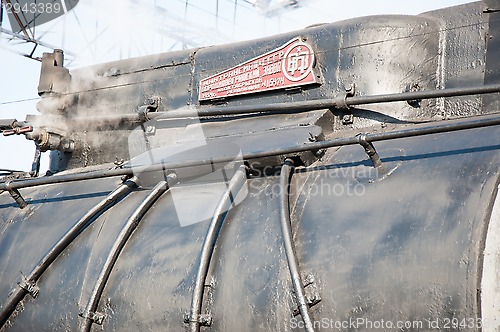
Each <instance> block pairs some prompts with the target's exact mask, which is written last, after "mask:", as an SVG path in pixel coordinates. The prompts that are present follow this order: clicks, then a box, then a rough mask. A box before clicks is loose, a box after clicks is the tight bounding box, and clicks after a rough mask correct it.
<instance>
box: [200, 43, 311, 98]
mask: <svg viewBox="0 0 500 332" xmlns="http://www.w3.org/2000/svg"><path fill="white" fill-rule="evenodd" d="M314 67H315V55H314V50H313V48H312V47H311V45H309V44H308V43H306V42H305V41H303V40H302V39H300V38H294V39H292V40H290V41H289V42H287V43H286V44H284V45H283V46H281V47H278V48H276V49H274V50H272V51H270V52H267V53H265V54H263V55H261V56H258V57H256V58H253V59H251V60H248V61H246V62H244V63H242V64H240V65H238V66H235V67H233V68H230V69H227V70H225V71H223V72H220V73H218V74H215V75H212V76H210V77H207V78H204V79H202V80H200V83H199V95H198V99H199V100H200V101H204V100H212V99H220V98H227V97H231V96H239V95H244V94H250V93H257V92H264V91H271V90H278V89H287V88H293V87H299V86H303V85H308V84H312V83H318V82H317V76H316V73H315V71H314Z"/></svg>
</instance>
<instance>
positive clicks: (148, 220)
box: [0, 0, 500, 332]
mask: <svg viewBox="0 0 500 332" xmlns="http://www.w3.org/2000/svg"><path fill="white" fill-rule="evenodd" d="M38 92H39V95H40V96H41V100H40V102H39V103H38V105H37V108H38V110H39V111H40V113H41V114H40V115H36V116H29V117H27V118H26V119H25V120H23V121H18V120H14V119H11V120H2V121H1V122H0V127H1V129H2V130H3V135H4V136H5V137H4V138H3V139H8V136H10V135H25V136H26V138H27V139H30V140H32V141H33V142H34V146H35V151H36V152H35V158H34V162H33V167H32V169H31V170H30V171H28V172H4V174H3V176H2V178H1V181H0V326H1V327H0V330H1V331H8V332H11V331H101V330H103V331H192V332H194V331H304V330H305V331H367V330H381V331H432V330H449V331H458V330H467V331H498V330H499V328H500V309H499V308H500V293H499V289H500V199H499V198H498V195H497V192H498V186H499V179H500V176H499V172H500V126H499V125H500V115H499V111H500V94H499V92H500V4H499V3H498V1H493V0H491V1H479V2H473V3H470V4H467V5H462V6H456V7H452V8H445V9H441V10H437V11H432V12H427V13H423V14H420V15H417V16H399V15H391V16H373V17H363V18H357V19H351V20H347V21H342V22H338V23H333V24H320V25H315V26H311V27H307V28H305V29H303V30H300V31H294V32H289V33H285V34H281V35H278V36H273V37H270V38H263V39H259V40H253V41H245V42H239V43H235V44H230V45H222V46H212V47H206V48H199V49H190V50H182V51H176V52H170V53H164V54H158V55H151V56H145V57H139V58H134V59H128V60H121V61H116V62H111V63H105V64H100V65H96V66H92V67H87V68H81V69H76V70H72V71H69V70H68V69H66V68H65V67H64V54H63V53H62V51H59V50H56V51H54V53H45V54H44V56H43V59H42V66H41V75H40V83H39V88H38ZM42 153H50V169H49V170H48V171H47V173H46V174H39V173H40V171H39V169H40V166H39V164H40V163H39V161H40V155H41V154H42Z"/></svg>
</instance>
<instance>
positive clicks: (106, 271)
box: [79, 176, 175, 332]
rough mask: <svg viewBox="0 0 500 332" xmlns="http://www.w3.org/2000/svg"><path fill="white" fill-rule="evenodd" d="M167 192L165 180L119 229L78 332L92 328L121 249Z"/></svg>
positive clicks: (173, 179) (171, 177) (172, 178)
mask: <svg viewBox="0 0 500 332" xmlns="http://www.w3.org/2000/svg"><path fill="white" fill-rule="evenodd" d="M168 177H169V178H170V179H168V181H173V182H175V176H168ZM167 190H168V183H167V181H166V180H163V181H160V182H159V183H158V184H157V185H156V186H155V187H154V188H153V189H152V190H151V192H150V193H149V195H148V196H147V197H146V198H145V199H144V201H142V203H141V204H140V205H139V206H138V207H137V208H136V209H135V211H134V213H132V215H131V216H130V218H129V219H128V220H127V222H126V223H125V225H124V226H123V228H122V229H121V231H120V233H119V234H118V237H117V238H116V240H115V242H114V243H113V247H112V248H111V250H110V253H109V255H108V257H107V259H106V262H105V263H104V265H103V267H102V269H101V272H100V274H99V277H98V279H97V282H96V285H95V287H94V289H93V291H92V294H91V295H90V299H89V302H88V303H87V306H86V309H85V311H84V312H83V313H82V315H81V316H82V317H84V321H83V323H82V325H81V326H80V329H79V330H80V331H86V332H88V331H90V328H91V327H92V323H93V321H95V320H96V317H98V315H97V313H96V310H97V306H98V305H99V300H100V298H101V295H102V292H103V291H104V287H105V286H106V283H107V281H108V279H109V276H110V275H111V271H112V269H113V266H114V265H115V263H116V260H117V259H118V256H119V255H120V253H121V251H122V249H123V247H124V246H125V244H126V243H127V241H128V239H129V238H130V236H131V235H132V232H133V231H134V230H135V229H136V228H137V226H138V225H139V222H140V221H141V219H142V217H143V216H144V215H145V214H146V212H148V210H149V209H150V208H151V206H152V205H153V204H154V203H155V202H156V201H157V200H158V198H160V196H161V195H162V194H163V193H165V192H166V191H167ZM100 318H101V319H102V318H104V316H100Z"/></svg>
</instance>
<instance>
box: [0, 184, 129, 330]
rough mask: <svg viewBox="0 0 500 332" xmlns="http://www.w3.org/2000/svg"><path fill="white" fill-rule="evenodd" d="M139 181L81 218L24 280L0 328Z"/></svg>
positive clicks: (0, 318) (6, 308) (0, 313)
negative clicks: (77, 241) (63, 255)
mask: <svg viewBox="0 0 500 332" xmlns="http://www.w3.org/2000/svg"><path fill="white" fill-rule="evenodd" d="M137 181H138V180H137V177H135V176H134V177H133V178H131V179H129V180H127V181H126V182H125V183H123V184H122V185H120V186H119V187H118V188H117V189H115V190H114V191H113V192H111V193H110V194H109V195H108V196H107V197H106V198H105V199H104V200H102V201H101V202H99V204H97V205H95V206H94V207H92V209H90V210H89V211H88V212H87V213H86V214H85V215H84V216H83V217H82V218H80V220H78V222H77V223H76V224H75V225H74V226H73V227H71V229H70V230H69V231H67V232H66V234H64V235H63V237H62V238H61V239H60V240H59V241H58V242H57V243H56V244H55V245H54V246H53V247H52V248H51V249H50V250H49V252H48V253H47V254H46V255H45V256H44V257H43V258H42V259H41V260H40V262H39V263H38V265H37V266H36V267H35V268H34V269H33V271H31V273H30V275H29V276H28V277H26V278H24V280H23V282H22V283H21V284H20V285H19V287H17V288H16V290H15V291H14V292H13V293H12V294H11V295H10V297H9V299H8V300H7V303H6V304H5V305H4V307H3V308H2V311H0V328H1V327H2V326H3V325H4V324H5V323H6V322H7V320H8V319H9V317H10V315H11V314H12V313H13V312H14V310H15V309H16V307H17V305H18V304H19V302H21V301H22V300H23V298H24V297H25V296H26V294H28V293H30V292H31V293H32V294H33V296H34V297H36V295H38V291H37V288H36V282H37V281H38V279H39V278H40V277H41V276H42V274H43V273H44V272H45V271H46V270H47V268H49V266H50V265H51V264H52V263H53V262H54V261H55V260H56V259H57V257H59V255H60V254H61V253H62V252H63V251H64V249H66V248H67V247H68V245H69V244H70V243H71V242H73V240H74V239H75V238H76V237H77V236H78V235H79V234H80V233H81V232H82V231H83V230H84V229H85V228H86V227H87V226H89V225H90V223H91V222H93V221H94V220H95V219H96V216H98V215H99V214H101V213H102V212H104V211H106V210H107V209H108V208H110V207H111V206H112V205H113V204H114V203H115V202H116V201H118V200H119V199H120V198H122V197H123V196H125V195H127V194H128V193H130V192H131V191H132V189H133V188H134V187H135V186H136V185H137Z"/></svg>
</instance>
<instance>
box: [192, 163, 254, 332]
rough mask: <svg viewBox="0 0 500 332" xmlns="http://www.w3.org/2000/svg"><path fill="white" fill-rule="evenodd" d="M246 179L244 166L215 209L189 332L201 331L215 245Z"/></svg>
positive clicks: (205, 243) (199, 274) (195, 292)
mask: <svg viewBox="0 0 500 332" xmlns="http://www.w3.org/2000/svg"><path fill="white" fill-rule="evenodd" d="M246 179H247V172H246V167H245V166H244V165H242V166H240V167H239V168H238V170H237V171H236V173H235V174H234V175H233V177H232V178H231V180H230V181H229V185H228V187H227V189H226V191H224V193H223V194H222V197H221V199H220V200H219V203H218V204H217V207H216V208H215V212H214V215H213V217H212V220H211V221H210V226H209V227H208V231H207V236H206V237H205V241H204V242H203V247H202V249H201V254H200V265H199V266H198V272H197V274H196V280H195V286H194V291H193V299H192V301H191V310H190V313H189V318H188V322H189V330H190V331H191V332H198V331H199V330H200V320H201V317H200V313H201V306H202V300H203V290H204V288H205V280H206V278H207V273H208V268H209V266H210V260H211V259H212V254H213V252H214V247H215V243H216V242H217V237H218V235H219V230H220V228H221V226H222V223H223V221H224V219H225V217H226V215H227V211H228V210H229V207H230V206H231V204H232V203H233V201H234V199H235V198H236V196H237V195H238V193H239V191H240V190H241V188H242V187H243V184H244V183H245V181H246Z"/></svg>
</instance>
